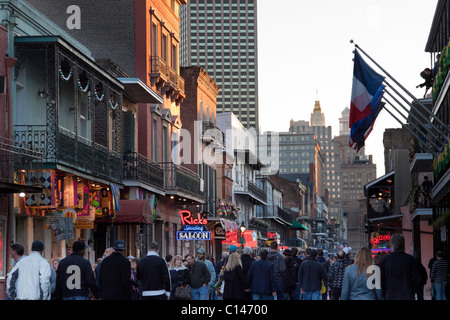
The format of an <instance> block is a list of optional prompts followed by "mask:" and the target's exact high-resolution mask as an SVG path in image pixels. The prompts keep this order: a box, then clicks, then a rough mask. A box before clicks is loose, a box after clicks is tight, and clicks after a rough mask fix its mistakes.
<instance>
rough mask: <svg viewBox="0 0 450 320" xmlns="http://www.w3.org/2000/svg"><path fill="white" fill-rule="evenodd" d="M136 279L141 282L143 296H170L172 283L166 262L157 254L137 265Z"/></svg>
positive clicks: (152, 253) (149, 256) (150, 254)
mask: <svg viewBox="0 0 450 320" xmlns="http://www.w3.org/2000/svg"><path fill="white" fill-rule="evenodd" d="M136 277H137V278H138V280H141V286H142V296H143V297H144V296H159V295H163V294H166V295H167V296H169V295H170V292H171V283H170V275H169V269H168V268H167V263H166V260H164V259H163V258H161V257H160V256H159V255H158V254H157V253H156V252H149V253H148V255H147V256H146V257H144V258H142V259H141V260H139V262H138V263H137V268H136Z"/></svg>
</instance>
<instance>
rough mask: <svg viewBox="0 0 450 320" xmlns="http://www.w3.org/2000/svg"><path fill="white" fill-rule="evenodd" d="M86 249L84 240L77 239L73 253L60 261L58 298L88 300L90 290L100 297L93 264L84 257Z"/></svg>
mask: <svg viewBox="0 0 450 320" xmlns="http://www.w3.org/2000/svg"><path fill="white" fill-rule="evenodd" d="M86 249H87V245H86V244H85V243H84V241H75V242H74V243H73V245H72V254H71V255H69V256H68V257H66V258H64V259H62V260H61V262H60V263H59V266H58V272H57V275H56V293H55V296H56V299H57V300H61V299H62V300H88V296H89V292H91V293H92V294H93V295H94V297H95V298H96V299H98V297H99V296H98V288H97V285H96V284H95V278H94V271H93V270H92V265H91V263H90V262H89V260H87V259H85V258H84V251H85V250H86Z"/></svg>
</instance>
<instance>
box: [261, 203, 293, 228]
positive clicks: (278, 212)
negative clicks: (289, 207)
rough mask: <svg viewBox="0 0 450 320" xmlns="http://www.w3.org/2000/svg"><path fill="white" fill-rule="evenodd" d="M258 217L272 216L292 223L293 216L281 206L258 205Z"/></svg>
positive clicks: (284, 222)
mask: <svg viewBox="0 0 450 320" xmlns="http://www.w3.org/2000/svg"><path fill="white" fill-rule="evenodd" d="M256 218H259V219H260V218H272V219H275V220H279V221H280V222H281V223H283V224H288V225H291V223H292V216H291V215H290V214H289V213H288V212H286V211H285V210H283V209H282V208H280V207H279V206H265V205H262V206H257V208H256Z"/></svg>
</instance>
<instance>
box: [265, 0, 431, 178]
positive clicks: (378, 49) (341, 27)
mask: <svg viewBox="0 0 450 320" xmlns="http://www.w3.org/2000/svg"><path fill="white" fill-rule="evenodd" d="M257 1H258V3H257V5H258V7H257V10H258V12H257V14H258V72H259V77H258V81H259V84H258V85H259V89H258V90H259V95H258V96H259V123H260V129H261V130H262V132H264V131H269V130H273V131H288V129H289V121H290V120H291V119H294V120H308V121H309V120H310V116H311V112H312V111H313V108H314V101H315V100H316V90H317V91H318V98H319V100H320V105H321V107H322V112H324V113H325V124H326V125H327V126H329V125H331V126H332V130H333V136H336V135H339V121H338V119H339V118H340V117H341V112H342V110H344V108H345V107H349V108H350V98H351V87H352V77H353V61H352V58H353V53H352V51H353V50H354V45H352V44H350V39H353V40H354V41H355V43H357V44H358V45H359V46H360V47H361V48H362V49H363V50H364V51H365V52H366V53H367V54H369V55H370V56H371V57H372V58H373V59H374V60H375V61H376V62H377V63H378V64H380V65H381V66H382V67H383V68H384V69H385V70H386V71H387V72H388V73H389V74H390V75H392V76H393V77H395V78H396V79H397V81H399V82H400V83H401V84H402V85H403V86H405V87H406V88H407V89H408V90H409V91H410V92H411V93H412V94H413V95H414V96H416V97H417V98H421V97H423V94H424V90H425V89H424V88H419V89H416V85H417V84H419V83H422V82H423V81H422V78H421V77H420V75H419V74H420V72H421V71H422V70H423V69H424V68H426V67H430V65H431V60H430V54H429V53H426V52H425V44H426V42H427V39H428V34H429V31H430V27H431V22H432V20H433V16H434V12H435V9H436V4H437V0H422V1H420V0H409V1H404V0H377V1H375V0H340V1H336V0H320V1H305V0H277V1H274V0H257ZM363 58H364V59H365V61H366V62H368V63H370V61H369V60H368V59H367V58H366V57H365V56H363ZM370 64H371V63H370ZM371 65H372V67H374V69H375V70H376V71H377V72H380V73H382V71H381V70H379V69H377V68H376V67H375V66H373V64H371ZM390 83H392V81H390ZM390 100H392V99H390ZM400 120H402V122H405V121H404V119H403V118H401V117H400ZM400 126H401V125H400V124H399V123H398V121H397V120H395V119H394V118H393V117H392V116H390V115H389V114H388V113H387V112H386V111H382V112H381V113H380V115H379V117H378V119H377V121H376V122H375V126H374V130H373V131H372V133H371V134H370V136H369V138H368V139H367V140H366V154H372V155H373V158H374V162H375V163H376V164H377V177H379V176H382V175H384V174H385V172H384V170H385V169H384V148H383V132H384V130H385V128H398V127H400Z"/></svg>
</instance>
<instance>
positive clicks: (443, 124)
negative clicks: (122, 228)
mask: <svg viewBox="0 0 450 320" xmlns="http://www.w3.org/2000/svg"><path fill="white" fill-rule="evenodd" d="M350 43H353V40H350ZM355 48H357V49H359V50H360V51H361V52H362V53H364V55H365V56H366V57H367V58H369V59H370V61H372V62H373V63H374V64H375V65H376V66H377V67H378V68H380V69H381V70H382V71H383V72H384V73H385V74H386V75H387V76H388V77H389V78H391V79H392V80H393V81H394V82H395V83H396V84H397V85H398V86H399V87H400V88H402V89H403V91H405V92H406V93H407V94H408V95H409V96H410V97H411V98H412V99H413V100H414V101H415V102H417V103H418V104H419V105H420V106H421V107H422V108H424V109H425V110H426V111H427V112H428V114H429V115H430V116H431V117H433V118H434V119H436V120H437V121H438V122H439V123H440V124H441V125H442V126H443V127H444V128H446V129H447V131H450V130H449V128H448V127H447V125H446V124H445V123H444V122H442V120H441V119H439V118H438V117H436V115H435V114H433V113H432V112H431V111H430V110H428V108H427V107H425V106H424V105H423V104H422V102H420V101H419V100H417V98H416V97H414V95H412V94H411V93H410V92H409V91H408V90H406V88H405V87H403V86H402V85H401V84H400V83H399V82H398V81H397V80H395V79H394V77H392V76H391V75H390V74H389V73H388V72H387V71H386V70H384V69H383V68H382V67H381V66H380V65H379V64H378V63H377V62H376V61H375V60H373V59H372V58H371V57H370V56H369V55H368V54H367V53H366V52H365V51H364V50H363V49H361V47H360V46H359V45H358V44H356V43H355Z"/></svg>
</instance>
